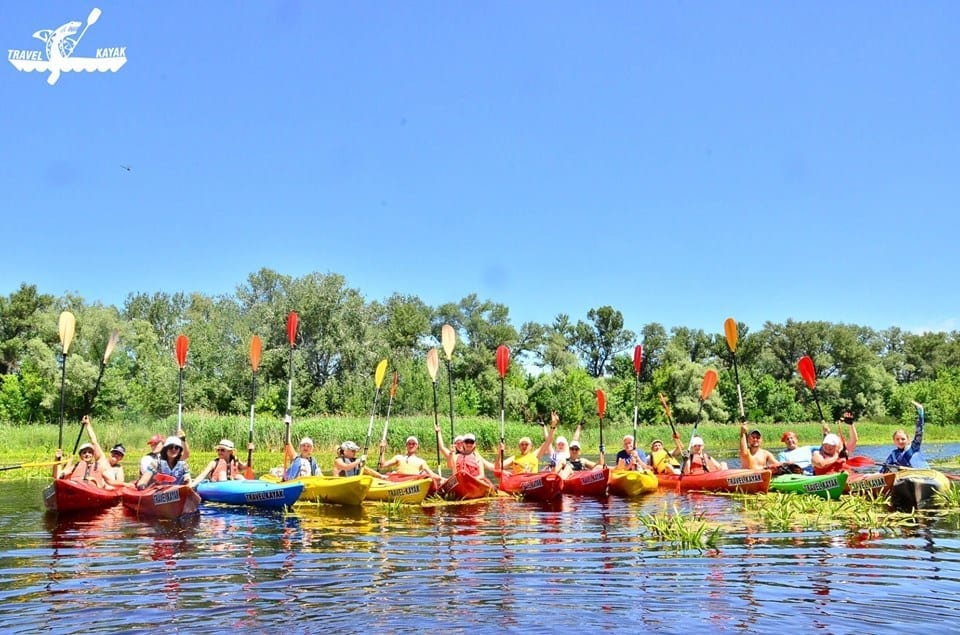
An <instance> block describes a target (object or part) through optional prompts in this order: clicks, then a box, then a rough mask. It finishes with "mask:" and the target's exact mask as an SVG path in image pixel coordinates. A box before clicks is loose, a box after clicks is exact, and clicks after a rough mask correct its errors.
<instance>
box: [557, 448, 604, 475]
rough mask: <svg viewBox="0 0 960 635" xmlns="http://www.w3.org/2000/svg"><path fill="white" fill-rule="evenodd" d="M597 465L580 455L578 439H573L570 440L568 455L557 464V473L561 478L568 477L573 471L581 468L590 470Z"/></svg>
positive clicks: (579, 470)
mask: <svg viewBox="0 0 960 635" xmlns="http://www.w3.org/2000/svg"><path fill="white" fill-rule="evenodd" d="M596 466H597V464H596V463H594V462H593V461H591V460H589V459H585V458H583V457H582V456H580V441H578V440H577V439H574V440H573V441H571V442H570V456H569V457H567V458H566V459H565V460H564V462H563V463H561V464H559V465H557V473H558V474H559V475H560V478H562V479H568V478H570V477H571V476H572V475H573V473H574V472H581V471H583V470H592V469H593V468H595V467H596Z"/></svg>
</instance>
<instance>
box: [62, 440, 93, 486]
mask: <svg viewBox="0 0 960 635" xmlns="http://www.w3.org/2000/svg"><path fill="white" fill-rule="evenodd" d="M77 454H78V455H79V456H80V460H79V461H78V462H77V464H76V465H74V464H73V457H71V458H70V460H69V461H68V462H67V465H66V467H64V468H63V469H61V468H60V464H59V463H58V464H57V465H55V466H54V468H53V477H54V478H66V479H70V480H71V481H86V482H88V483H90V484H92V485H96V486H97V487H106V482H105V481H104V480H103V471H102V469H101V468H102V466H101V465H100V462H99V461H98V460H97V457H96V454H95V452H94V448H93V444H91V443H84V444H83V445H81V446H80V447H79V448H78V449H77ZM62 459H63V451H62V450H57V460H58V461H60V460H62Z"/></svg>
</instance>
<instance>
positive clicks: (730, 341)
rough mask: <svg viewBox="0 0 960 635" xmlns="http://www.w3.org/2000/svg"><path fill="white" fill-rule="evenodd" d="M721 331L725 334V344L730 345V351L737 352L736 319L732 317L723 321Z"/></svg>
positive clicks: (737, 334)
mask: <svg viewBox="0 0 960 635" xmlns="http://www.w3.org/2000/svg"><path fill="white" fill-rule="evenodd" d="M723 332H724V333H726V335H727V346H728V347H730V352H731V353H736V352H737V338H738V337H739V333H737V321H736V320H734V319H733V318H727V319H726V321H724V323H723Z"/></svg>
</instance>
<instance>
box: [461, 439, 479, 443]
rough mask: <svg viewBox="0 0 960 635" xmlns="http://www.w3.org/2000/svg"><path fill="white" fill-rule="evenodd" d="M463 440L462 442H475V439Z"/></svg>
mask: <svg viewBox="0 0 960 635" xmlns="http://www.w3.org/2000/svg"><path fill="white" fill-rule="evenodd" d="M463 442H464V443H476V441H474V440H472V439H464V441H463Z"/></svg>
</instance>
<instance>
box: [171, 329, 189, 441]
mask: <svg viewBox="0 0 960 635" xmlns="http://www.w3.org/2000/svg"><path fill="white" fill-rule="evenodd" d="M188 348H190V340H189V339H187V336H186V335H183V334H181V335H178V336H177V341H176V343H175V345H174V352H175V353H176V355H177V366H179V367H180V379H179V381H178V385H177V429H176V431H175V432H174V434H176V433H177V432H180V431H181V430H183V367H184V366H186V365H187V349H188Z"/></svg>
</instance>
